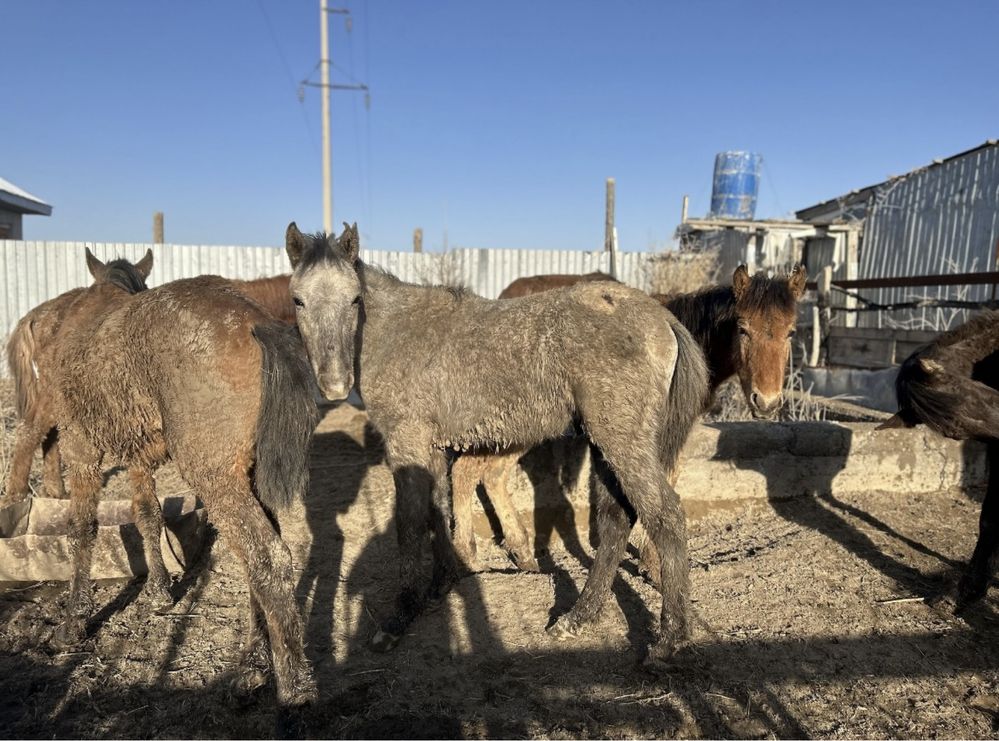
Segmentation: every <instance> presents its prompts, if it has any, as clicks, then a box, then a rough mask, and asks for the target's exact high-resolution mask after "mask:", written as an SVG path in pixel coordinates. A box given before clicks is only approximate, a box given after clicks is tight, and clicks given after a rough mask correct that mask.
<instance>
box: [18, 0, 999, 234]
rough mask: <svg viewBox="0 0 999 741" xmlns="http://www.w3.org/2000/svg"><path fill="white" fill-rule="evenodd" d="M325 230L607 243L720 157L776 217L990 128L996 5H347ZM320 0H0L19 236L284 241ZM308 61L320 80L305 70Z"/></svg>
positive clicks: (295, 196)
mask: <svg viewBox="0 0 999 741" xmlns="http://www.w3.org/2000/svg"><path fill="white" fill-rule="evenodd" d="M331 2H332V4H334V5H336V6H337V7H347V8H349V9H350V10H351V12H352V16H353V30H352V32H350V33H348V32H347V31H346V29H345V27H344V19H343V17H342V16H333V17H332V18H331V21H330V29H331V34H332V45H333V60H334V63H335V64H336V65H337V66H338V67H339V68H340V69H339V71H336V72H335V73H334V78H335V81H339V82H349V81H350V77H351V76H352V77H354V78H356V79H358V80H363V81H366V82H367V83H368V84H369V85H370V86H371V106H370V110H369V111H368V110H366V109H365V106H364V99H363V96H362V95H361V94H358V93H354V92H336V93H334V99H333V151H334V199H335V218H336V223H339V222H340V221H341V220H351V221H354V220H356V221H357V222H358V223H359V226H360V229H361V232H362V235H363V237H364V240H365V246H368V247H373V248H381V249H408V248H409V246H410V244H411V235H412V230H413V228H414V227H417V226H419V227H422V228H423V229H424V232H425V244H426V246H427V248H429V249H440V248H441V247H442V245H443V242H444V234H445V231H446V233H447V239H448V243H449V244H450V245H451V246H456V245H457V246H474V247H521V248H527V247H536V248H548V249H570V248H578V249H599V248H600V247H601V245H602V240H603V193H604V180H605V178H607V177H609V176H613V177H615V178H616V180H617V223H618V231H619V237H620V243H621V246H622V248H623V249H626V250H644V249H649V248H650V247H655V248H662V247H664V246H667V245H669V243H670V240H671V237H672V233H673V230H674V228H675V226H676V224H677V221H678V220H679V213H680V201H681V198H682V196H683V194H685V193H687V194H689V195H690V197H691V214H692V215H703V214H704V212H706V211H707V208H708V206H709V201H710V192H711V171H712V166H713V160H714V155H715V153H716V152H719V151H724V150H730V149H749V150H752V151H755V152H759V153H761V154H762V155H763V157H764V171H763V175H764V177H763V180H762V183H761V188H760V198H759V207H758V210H757V214H758V215H759V216H762V217H777V216H784V215H787V214H788V213H789V212H791V211H793V210H795V209H798V208H802V207H804V206H808V205H811V204H813V203H816V202H818V201H822V200H825V199H827V198H830V197H833V196H836V195H839V194H841V193H844V192H846V191H849V190H851V189H853V188H857V187H861V186H865V185H869V184H871V183H873V182H877V181H879V180H882V179H883V178H885V177H886V176H888V175H890V174H898V173H902V172H905V171H907V170H909V169H912V168H914V167H917V166H920V165H923V164H926V163H928V162H929V161H930V160H932V159H933V158H934V157H941V156H948V155H950V154H954V153H956V152H959V151H962V150H964V149H968V148H971V147H974V146H976V145H978V144H981V143H982V142H983V141H985V140H986V139H989V138H995V137H996V136H997V135H999V89H997V88H999V57H997V55H996V51H995V50H996V37H995V30H996V28H999V3H995V2H979V3H968V2H947V3H943V2H871V1H870V0H868V1H867V2H847V3H812V2H794V3H792V2H783V3H779V2H711V1H700V2H689V3H684V4H679V3H670V2H651V1H650V2H620V3H613V2H606V0H603V1H601V2H586V1H580V2H546V1H543V0H535V1H534V2H520V1H517V0H505V1H504V2H484V1H483V2H480V1H478V0H465V1H461V2H458V1H455V2H433V3H431V2H426V3H421V2H415V1H413V0H410V1H405V0H370V1H369V2H364V1H363V0H349V1H347V0H344V1H343V2H339V3H337V2H335V0H331ZM318 5H319V3H318V0H243V1H241V2H236V1H235V0H204V1H202V2H194V1H193V0H189V1H184V0H181V1H176V2H148V1H147V2H135V1H129V2H112V1H111V0H99V1H94V2H53V1H51V0H31V1H30V2H18V1H15V0H0V26H2V27H3V28H4V29H5V33H4V42H3V46H2V47H0V59H2V60H3V67H4V70H5V73H4V83H3V86H2V88H0V89H2V90H3V105H2V107H0V177H4V178H6V179H8V180H10V181H12V182H14V183H15V184H17V185H19V186H20V187H22V188H24V189H26V190H28V191H30V192H32V193H34V194H36V195H38V196H40V197H41V198H43V199H45V200H46V201H48V202H49V203H51V204H52V205H53V207H54V211H53V215H52V216H51V217H50V218H44V217H29V218H28V219H26V222H25V234H26V237H27V238H29V239H64V240H92V241H118V242H130V241H149V239H150V234H151V222H152V212H153V211H155V210H162V211H164V212H165V214H166V237H167V241H170V242H176V243H200V244H261V245H266V244H271V245H277V244H280V243H281V241H282V239H283V236H282V235H283V232H284V227H285V226H286V225H287V223H288V221H290V220H296V221H297V222H298V224H299V225H300V226H302V227H303V228H307V229H310V230H311V229H319V228H321V226H322V204H321V169H320V168H321V165H320V112H319V95H318V91H317V90H315V89H311V88H310V89H308V90H307V92H306V95H305V101H304V103H300V102H299V100H298V97H297V94H296V93H297V87H298V82H299V81H300V80H301V79H302V78H305V77H307V76H308V75H309V73H310V71H311V70H312V69H313V67H314V66H315V64H316V62H317V60H318V57H319V31H318V16H319V11H318ZM314 79H318V73H316V75H315V76H314Z"/></svg>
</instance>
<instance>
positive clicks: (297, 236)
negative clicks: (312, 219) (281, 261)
mask: <svg viewBox="0 0 999 741" xmlns="http://www.w3.org/2000/svg"><path fill="white" fill-rule="evenodd" d="M284 249H285V252H287V253H288V259H289V260H291V267H292V269H294V268H297V267H298V263H299V262H301V261H302V255H303V254H304V253H305V237H304V236H302V232H300V231H298V225H296V224H295V222H294V221H293V222H291V223H290V224H288V228H287V229H286V230H285V232H284Z"/></svg>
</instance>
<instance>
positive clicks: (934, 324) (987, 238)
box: [858, 141, 999, 329]
mask: <svg viewBox="0 0 999 741" xmlns="http://www.w3.org/2000/svg"><path fill="white" fill-rule="evenodd" d="M997 247H999V144H997V143H996V142H995V141H990V142H988V143H986V144H985V145H983V146H981V147H978V148H976V149H973V150H970V151H968V152H965V153H962V154H960V155H955V156H954V157H950V158H947V159H946V160H940V161H938V162H935V163H933V164H932V165H930V166H928V167H924V168H922V169H919V170H915V171H914V172H911V173H909V174H907V175H903V176H900V177H897V178H892V179H891V180H888V181H886V182H884V183H882V184H880V185H878V186H873V187H872V189H871V195H870V199H869V203H868V207H867V214H866V219H865V223H864V236H863V243H862V246H861V250H860V270H859V273H860V277H862V278H881V277H897V276H908V275H933V274H938V273H966V272H968V273H970V272H978V271H987V270H993V269H995V267H996V251H997ZM992 290H993V289H992V287H991V286H969V287H963V288H960V289H954V288H951V289H947V288H935V287H931V288H884V289H870V290H864V291H861V292H860V294H861V295H862V296H865V297H866V298H869V299H872V300H874V301H877V302H878V303H882V304H883V303H890V302H899V301H911V300H913V299H915V298H920V297H936V296H949V297H952V298H958V297H959V298H963V299H967V300H972V301H975V300H986V299H989V298H991V297H992ZM966 319H967V312H963V311H955V310H953V309H920V310H911V311H898V312H891V313H887V312H863V313H861V314H860V316H859V317H858V325H859V326H866V327H886V326H901V327H905V328H909V329H922V328H935V329H944V328H946V327H948V326H955V325H956V324H959V323H961V322H963V321H965V320H966Z"/></svg>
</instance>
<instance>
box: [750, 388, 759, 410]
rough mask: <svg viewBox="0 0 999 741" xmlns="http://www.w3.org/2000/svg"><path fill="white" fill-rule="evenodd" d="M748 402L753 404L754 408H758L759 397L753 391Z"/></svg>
mask: <svg viewBox="0 0 999 741" xmlns="http://www.w3.org/2000/svg"><path fill="white" fill-rule="evenodd" d="M749 400H750V401H751V402H752V403H753V406H754V407H759V406H760V395H759V394H757V393H756V392H755V391H754V392H753V393H751V394H750V395H749Z"/></svg>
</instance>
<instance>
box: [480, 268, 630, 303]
mask: <svg viewBox="0 0 999 741" xmlns="http://www.w3.org/2000/svg"><path fill="white" fill-rule="evenodd" d="M601 280H609V281H613V282H614V283H617V280H616V279H615V278H614V276H612V275H607V273H601V272H599V271H597V272H595V273H586V274H584V275H559V274H553V275H532V276H529V277H526V278H517V280H515V281H513V282H512V283H511V284H510V285H508V286H507V287H506V288H504V289H503V292H502V293H501V294H500V295H499V298H520V297H521V296H529V295H531V294H532V293H541V292H542V291H549V290H551V289H552V288H566V287H568V286H574V285H576V284H577V283H587V282H590V281H601Z"/></svg>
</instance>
